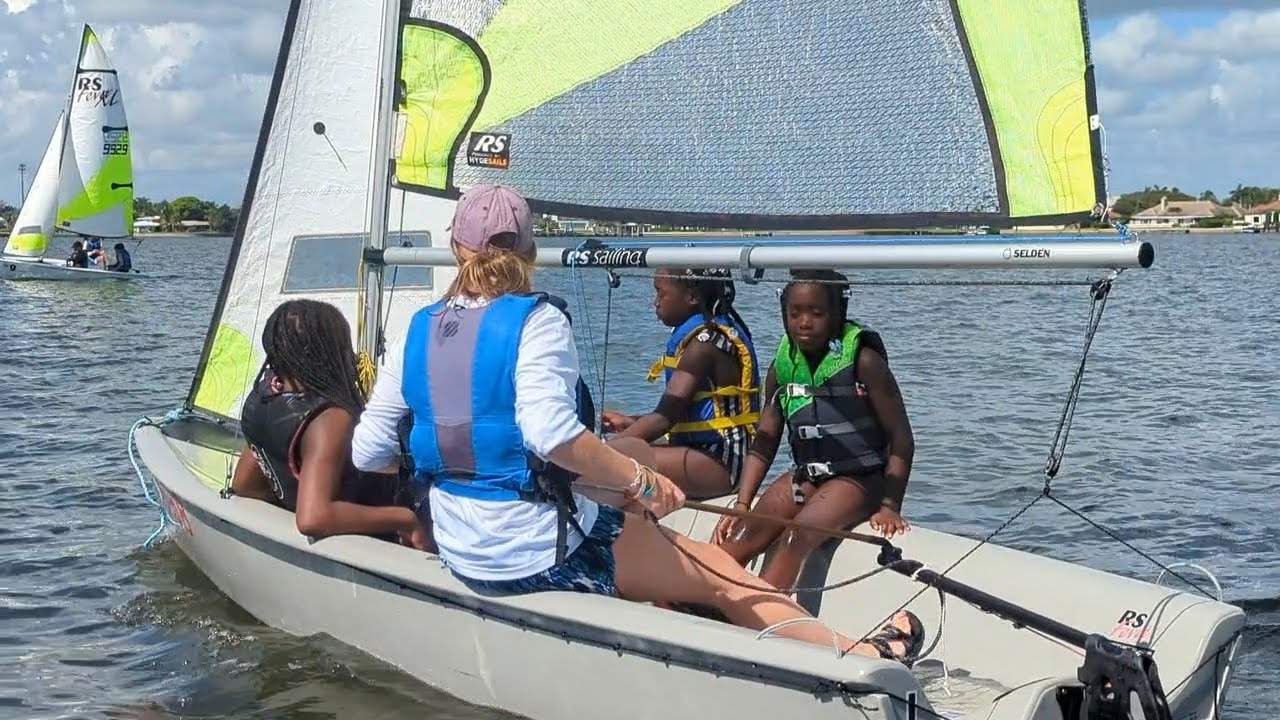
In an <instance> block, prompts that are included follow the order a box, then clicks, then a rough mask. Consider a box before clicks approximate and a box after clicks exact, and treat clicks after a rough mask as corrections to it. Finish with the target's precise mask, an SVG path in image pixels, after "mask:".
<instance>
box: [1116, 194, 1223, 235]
mask: <svg viewBox="0 0 1280 720" xmlns="http://www.w3.org/2000/svg"><path fill="white" fill-rule="evenodd" d="M1243 217H1244V216H1243V215H1242V214H1241V213H1240V209H1239V208H1237V207H1236V206H1234V205H1231V206H1224V205H1219V204H1217V203H1215V202H1213V201H1211V200H1170V199H1169V198H1167V197H1162V198H1160V204H1159V205H1156V206H1154V207H1149V208H1147V209H1146V210H1143V211H1141V212H1139V213H1137V214H1136V215H1134V216H1133V217H1132V218H1130V220H1129V227H1131V228H1133V229H1134V230H1158V229H1166V228H1192V227H1195V226H1196V225H1197V224H1199V223H1200V222H1201V221H1204V220H1212V219H1214V218H1226V219H1228V220H1229V221H1230V223H1234V222H1236V221H1238V220H1241V219H1243ZM1230 223H1228V224H1230Z"/></svg>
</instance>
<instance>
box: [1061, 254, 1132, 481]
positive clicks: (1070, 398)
mask: <svg viewBox="0 0 1280 720" xmlns="http://www.w3.org/2000/svg"><path fill="white" fill-rule="evenodd" d="M1118 274H1119V272H1118V271H1117V272H1114V273H1112V274H1111V276H1110V277H1107V278H1104V279H1102V280H1099V281H1097V282H1095V283H1093V285H1092V287H1091V289H1090V292H1089V297H1090V302H1089V323H1088V326H1087V328H1086V330H1085V334H1084V351H1083V352H1082V353H1080V362H1079V364H1077V365H1076V372H1075V376H1074V377H1073V378H1072V379H1071V389H1070V390H1069V391H1068V392H1067V400H1066V402H1065V403H1064V404H1063V407H1062V414H1061V416H1059V418H1058V429H1057V430H1056V431H1055V432H1054V434H1053V443H1052V444H1051V445H1050V447H1049V457H1048V459H1047V460H1046V461H1045V465H1044V493H1045V494H1046V495H1047V494H1048V493H1049V491H1050V489H1051V485H1052V483H1053V479H1054V478H1055V477H1057V475H1058V471H1059V470H1061V469H1062V458H1063V456H1064V455H1065V454H1066V451H1067V440H1068V439H1070V437H1071V424H1072V421H1074V420H1075V415H1076V404H1077V403H1078V402H1079V400H1080V389H1081V388H1082V387H1083V386H1084V371H1085V367H1086V366H1087V365H1088V363H1089V350H1090V349H1091V348H1092V347H1093V338H1094V337H1095V336H1096V335H1097V334H1098V325H1099V324H1101V322H1102V313H1103V312H1104V311H1105V310H1106V309H1107V297H1109V296H1110V294H1111V284H1112V281H1113V280H1115V278H1116V276H1117V275H1118Z"/></svg>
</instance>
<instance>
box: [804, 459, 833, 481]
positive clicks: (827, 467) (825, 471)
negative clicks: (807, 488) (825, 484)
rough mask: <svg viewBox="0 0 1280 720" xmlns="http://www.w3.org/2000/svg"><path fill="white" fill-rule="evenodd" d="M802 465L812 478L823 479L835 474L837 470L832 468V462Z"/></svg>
mask: <svg viewBox="0 0 1280 720" xmlns="http://www.w3.org/2000/svg"><path fill="white" fill-rule="evenodd" d="M802 467H803V468H804V474H805V475H807V476H808V477H809V478H810V479H815V478H816V479H818V480H821V479H823V478H829V477H832V476H834V475H835V471H833V470H832V469H831V463H829V462H812V463H805V464H804V465H803V466H802Z"/></svg>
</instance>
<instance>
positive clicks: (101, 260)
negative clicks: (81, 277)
mask: <svg viewBox="0 0 1280 720" xmlns="http://www.w3.org/2000/svg"><path fill="white" fill-rule="evenodd" d="M85 254H86V255H88V257H89V264H90V265H92V266H94V267H96V268H98V269H99V270H106V269H107V251H106V250H103V249H102V238H96V237H90V238H89V243H88V244H87V245H86V246H85Z"/></svg>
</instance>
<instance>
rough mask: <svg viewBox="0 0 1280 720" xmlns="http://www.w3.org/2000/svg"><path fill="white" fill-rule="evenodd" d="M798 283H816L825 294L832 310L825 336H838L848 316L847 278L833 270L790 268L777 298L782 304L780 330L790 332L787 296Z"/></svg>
mask: <svg viewBox="0 0 1280 720" xmlns="http://www.w3.org/2000/svg"><path fill="white" fill-rule="evenodd" d="M800 285H816V286H817V287H818V288H819V289H821V290H822V293H823V294H824V295H826V297H827V306H828V307H830V308H831V309H832V310H833V312H832V313H831V315H830V323H831V327H828V328H827V337H828V338H829V339H830V338H838V337H840V333H841V331H842V330H843V329H844V324H845V323H846V322H847V321H848V316H849V278H847V277H845V276H844V275H842V274H840V273H838V272H836V271H834V270H792V271H791V282H789V283H787V284H786V286H785V287H783V288H782V295H781V296H780V298H779V300H780V302H781V305H782V330H783V332H786V333H787V334H788V335H790V334H791V328H790V327H788V326H787V297H788V296H789V295H790V293H791V289H792V288H794V287H798V286H800ZM793 349H794V348H793Z"/></svg>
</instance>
